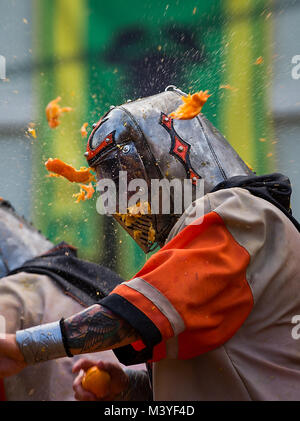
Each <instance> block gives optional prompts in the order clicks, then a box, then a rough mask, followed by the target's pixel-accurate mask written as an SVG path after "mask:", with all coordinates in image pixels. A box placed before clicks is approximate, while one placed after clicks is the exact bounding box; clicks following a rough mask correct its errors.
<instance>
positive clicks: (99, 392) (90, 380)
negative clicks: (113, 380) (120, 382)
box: [81, 366, 110, 399]
mask: <svg viewBox="0 0 300 421" xmlns="http://www.w3.org/2000/svg"><path fill="white" fill-rule="evenodd" d="M109 382H110V375H109V373H108V372H107V371H104V370H101V369H99V368H98V367H96V366H93V367H91V368H89V369H88V370H87V372H86V373H85V375H84V377H83V379H82V382H81V383H82V387H83V388H84V389H86V390H88V391H90V392H92V393H94V395H96V396H97V398H99V399H101V398H103V397H104V396H105V395H107V393H108V387H109Z"/></svg>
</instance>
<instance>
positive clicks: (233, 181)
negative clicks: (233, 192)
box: [212, 173, 300, 232]
mask: <svg viewBox="0 0 300 421" xmlns="http://www.w3.org/2000/svg"><path fill="white" fill-rule="evenodd" d="M233 187H241V188H243V189H246V190H248V191H249V192H250V193H251V194H253V195H254V196H257V197H260V198H261V199H265V200H267V201H268V202H270V203H272V204H273V205H274V206H276V207H277V208H278V209H280V210H281V211H282V212H283V213H284V214H285V215H286V216H287V217H288V218H289V219H290V220H291V221H292V223H293V224H294V225H295V227H296V228H297V230H298V231H299V232H300V224H299V222H298V221H297V220H296V219H295V218H294V217H293V215H292V209H291V206H290V203H291V195H292V186H291V182H290V180H289V178H288V177H286V176H285V175H283V174H279V173H273V174H267V175H262V176H257V175H253V176H235V177H231V178H229V179H228V180H226V181H222V182H221V183H219V184H218V185H217V186H216V187H215V188H214V189H213V190H212V192H215V191H218V190H221V189H230V188H233Z"/></svg>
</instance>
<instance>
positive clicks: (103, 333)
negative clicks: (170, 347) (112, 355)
mask: <svg viewBox="0 0 300 421" xmlns="http://www.w3.org/2000/svg"><path fill="white" fill-rule="evenodd" d="M64 327H65V336H66V338H65V339H66V342H67V345H68V348H69V350H70V352H71V354H73V355H76V354H84V353H88V352H97V351H104V350H107V349H113V348H118V347H120V346H123V345H128V344H130V343H132V342H135V341H137V340H138V339H140V336H139V334H138V333H137V332H136V331H135V330H134V329H133V328H132V327H131V326H130V325H129V324H128V323H127V322H126V321H124V320H123V319H121V318H120V317H119V316H116V315H115V314H113V313H112V312H111V311H110V310H108V309H107V308H105V307H103V306H101V305H98V304H95V305H93V306H91V307H89V308H87V309H85V310H83V311H81V312H80V313H77V314H75V315H73V316H71V317H69V318H68V319H66V320H65V321H64Z"/></svg>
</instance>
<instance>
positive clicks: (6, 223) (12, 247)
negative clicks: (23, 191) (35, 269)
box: [0, 200, 53, 278]
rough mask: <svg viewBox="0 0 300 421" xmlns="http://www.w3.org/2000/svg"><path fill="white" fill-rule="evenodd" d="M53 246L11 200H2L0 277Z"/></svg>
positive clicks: (0, 201)
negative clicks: (15, 208)
mask: <svg viewBox="0 0 300 421" xmlns="http://www.w3.org/2000/svg"><path fill="white" fill-rule="evenodd" d="M52 247H53V244H52V243H51V242H50V241H48V240H47V239H46V238H45V237H44V236H43V235H42V234H41V233H40V232H39V231H38V230H37V229H35V228H34V227H33V226H32V225H31V224H30V223H29V222H27V221H26V220H25V219H24V218H23V217H21V216H20V215H18V214H17V213H16V211H15V210H14V208H13V207H12V205H11V204H10V203H9V202H7V201H6V200H0V278H2V277H4V276H6V275H7V274H8V273H9V272H10V271H12V270H14V269H16V268H18V267H20V266H22V265H23V264H24V263H25V262H26V261H27V260H30V259H33V258H34V257H36V256H38V255H40V254H43V253H46V252H47V251H48V250H50V249H51V248H52Z"/></svg>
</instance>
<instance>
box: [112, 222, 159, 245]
mask: <svg viewBox="0 0 300 421" xmlns="http://www.w3.org/2000/svg"><path fill="white" fill-rule="evenodd" d="M114 218H115V220H116V221H117V222H118V223H119V224H120V225H121V226H122V227H123V228H124V229H125V230H126V231H127V232H128V234H129V235H130V236H131V237H132V238H133V239H134V240H135V242H136V243H137V244H138V245H139V246H140V247H141V249H142V250H143V251H144V253H149V252H150V251H152V250H154V249H155V248H156V247H158V244H157V243H156V241H155V240H156V232H155V229H154V227H153V225H154V223H153V216H152V215H131V214H125V215H121V214H114Z"/></svg>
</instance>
